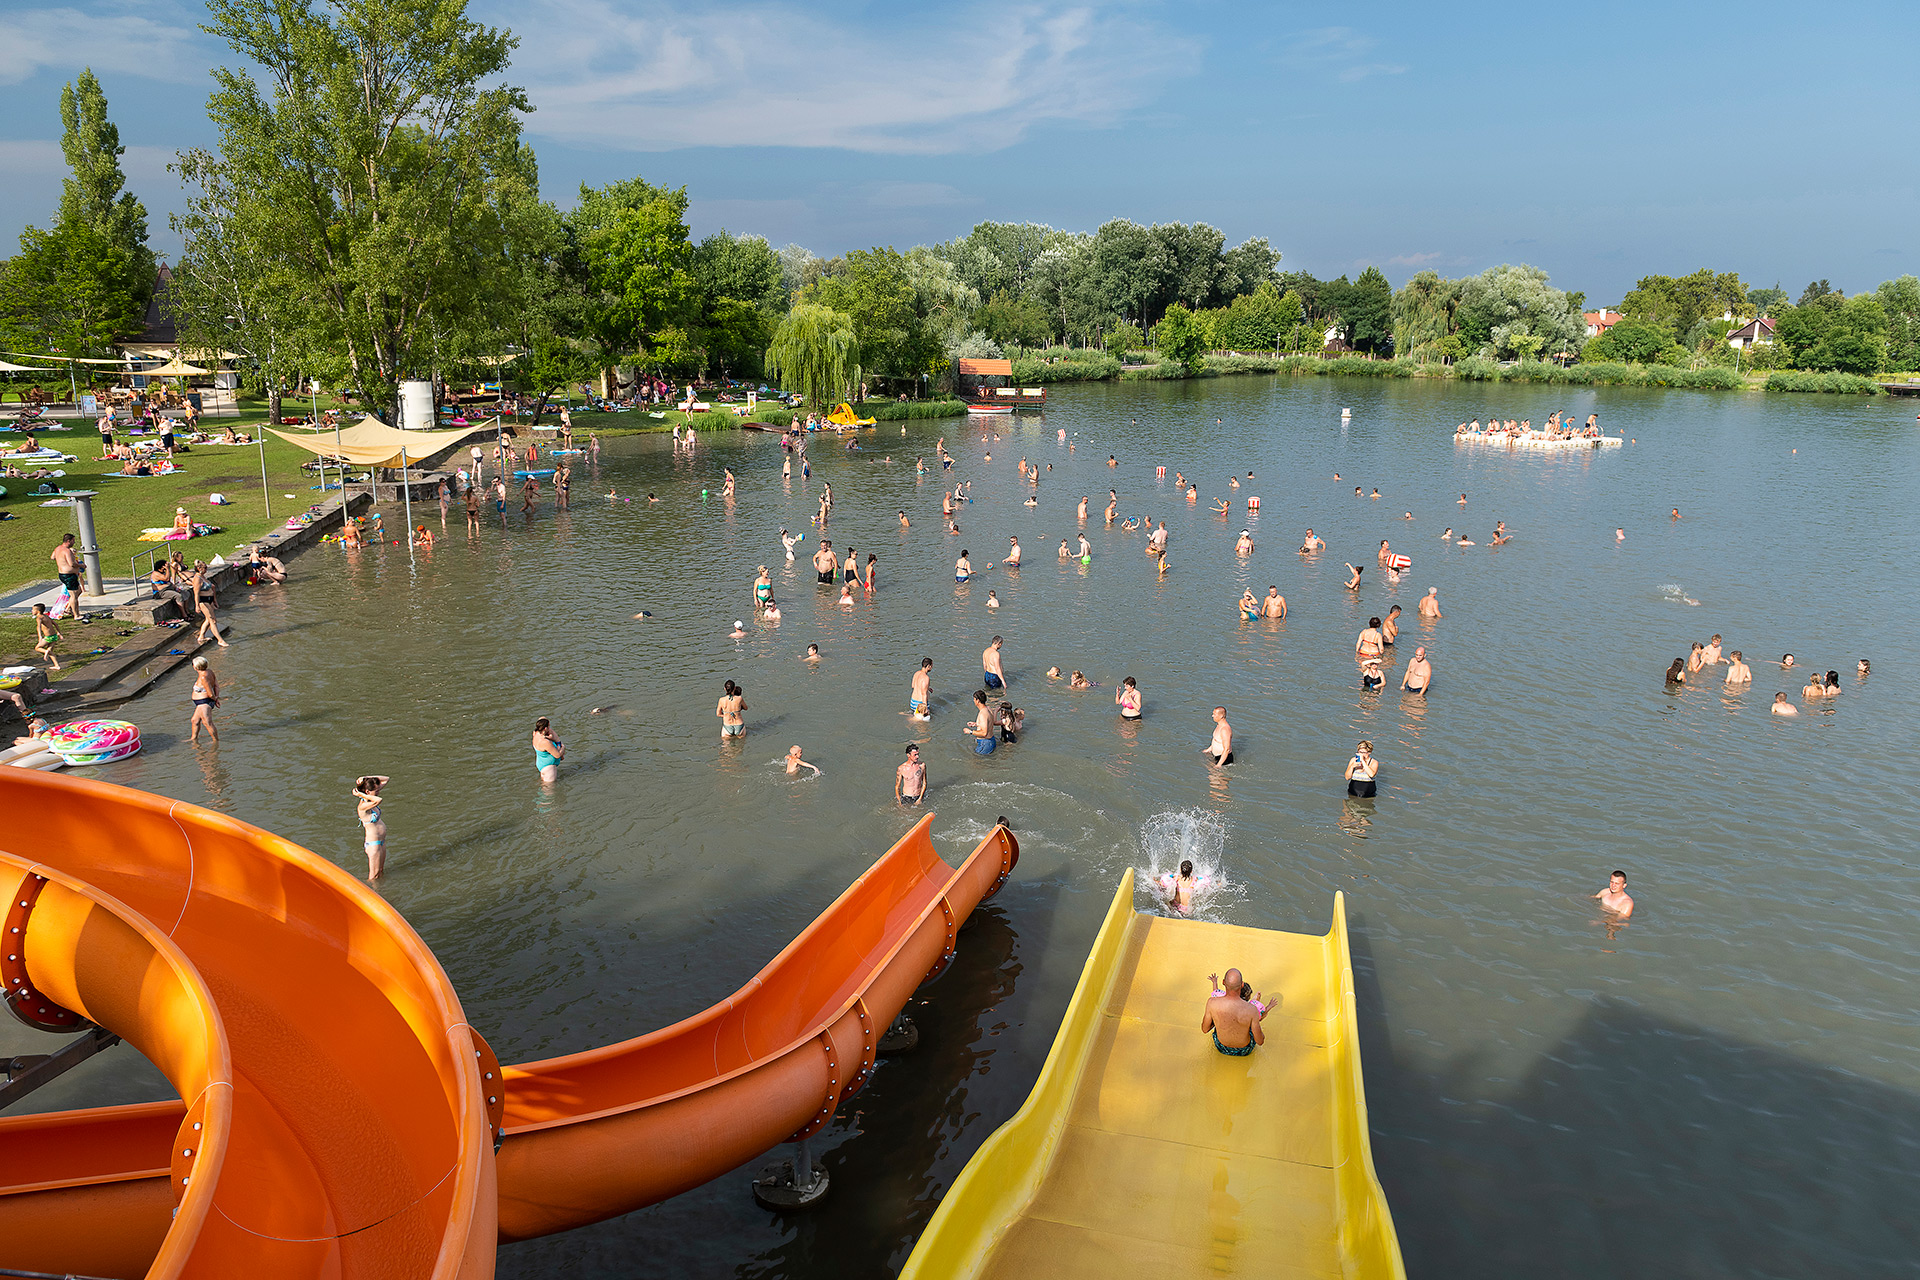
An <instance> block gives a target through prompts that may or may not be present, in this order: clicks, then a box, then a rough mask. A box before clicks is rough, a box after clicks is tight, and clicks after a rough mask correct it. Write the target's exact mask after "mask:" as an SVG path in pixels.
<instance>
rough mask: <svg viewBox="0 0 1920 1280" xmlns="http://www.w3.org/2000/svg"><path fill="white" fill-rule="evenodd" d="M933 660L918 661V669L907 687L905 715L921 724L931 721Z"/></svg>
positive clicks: (923, 659)
mask: <svg viewBox="0 0 1920 1280" xmlns="http://www.w3.org/2000/svg"><path fill="white" fill-rule="evenodd" d="M932 698H933V659H932V658H922V659H920V669H919V670H918V671H915V672H914V673H913V681H912V683H911V684H910V685H908V687H907V714H908V715H909V716H911V717H912V718H913V719H915V720H919V721H922V722H925V721H929V720H932V719H933V711H932V702H931V700H932Z"/></svg>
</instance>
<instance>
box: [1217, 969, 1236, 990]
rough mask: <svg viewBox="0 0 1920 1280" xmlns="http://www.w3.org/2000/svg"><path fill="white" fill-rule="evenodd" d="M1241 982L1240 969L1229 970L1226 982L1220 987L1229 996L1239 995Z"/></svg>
mask: <svg viewBox="0 0 1920 1280" xmlns="http://www.w3.org/2000/svg"><path fill="white" fill-rule="evenodd" d="M1240 982H1241V978H1240V971H1239V970H1238V969H1229V970H1227V976H1226V979H1225V981H1223V982H1221V984H1220V986H1221V988H1222V989H1223V990H1225V991H1226V992H1227V994H1228V995H1239V994H1240Z"/></svg>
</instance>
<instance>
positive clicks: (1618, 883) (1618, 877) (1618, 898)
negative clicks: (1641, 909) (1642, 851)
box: [1593, 871, 1633, 920]
mask: <svg viewBox="0 0 1920 1280" xmlns="http://www.w3.org/2000/svg"><path fill="white" fill-rule="evenodd" d="M1593 896H1594V897H1595V898H1596V899H1598V900H1599V903H1600V905H1601V906H1602V907H1604V908H1606V909H1607V910H1608V911H1611V912H1612V913H1613V914H1614V916H1615V917H1616V918H1618V919H1621V920H1625V919H1626V918H1627V917H1628V916H1630V915H1632V914H1633V899H1632V898H1630V897H1628V896H1627V873H1626V872H1624V871H1616V872H1614V873H1613V874H1612V875H1610V876H1608V877H1607V887H1606V888H1604V889H1602V890H1601V891H1600V892H1598V893H1596V894H1594V895H1593Z"/></svg>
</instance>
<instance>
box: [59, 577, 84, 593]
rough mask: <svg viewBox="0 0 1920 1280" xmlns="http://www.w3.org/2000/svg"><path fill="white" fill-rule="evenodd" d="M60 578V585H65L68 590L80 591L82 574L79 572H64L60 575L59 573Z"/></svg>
mask: <svg viewBox="0 0 1920 1280" xmlns="http://www.w3.org/2000/svg"><path fill="white" fill-rule="evenodd" d="M59 578H60V585H61V586H63V587H65V588H66V589H67V590H69V591H78V590H79V589H80V575H79V574H77V573H63V574H60V575H59Z"/></svg>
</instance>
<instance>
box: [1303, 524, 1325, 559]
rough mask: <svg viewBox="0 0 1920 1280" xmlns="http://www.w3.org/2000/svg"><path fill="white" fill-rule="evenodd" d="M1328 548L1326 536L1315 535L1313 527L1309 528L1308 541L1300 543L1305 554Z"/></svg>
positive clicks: (1308, 554)
mask: <svg viewBox="0 0 1920 1280" xmlns="http://www.w3.org/2000/svg"><path fill="white" fill-rule="evenodd" d="M1326 549H1327V543H1326V540H1325V539H1324V538H1319V537H1316V536H1314V532H1313V530H1311V529H1309V530H1307V538H1306V541H1304V542H1302V543H1301V544H1300V554H1301V555H1303V556H1310V555H1312V554H1313V553H1314V552H1316V551H1325V550H1326Z"/></svg>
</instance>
